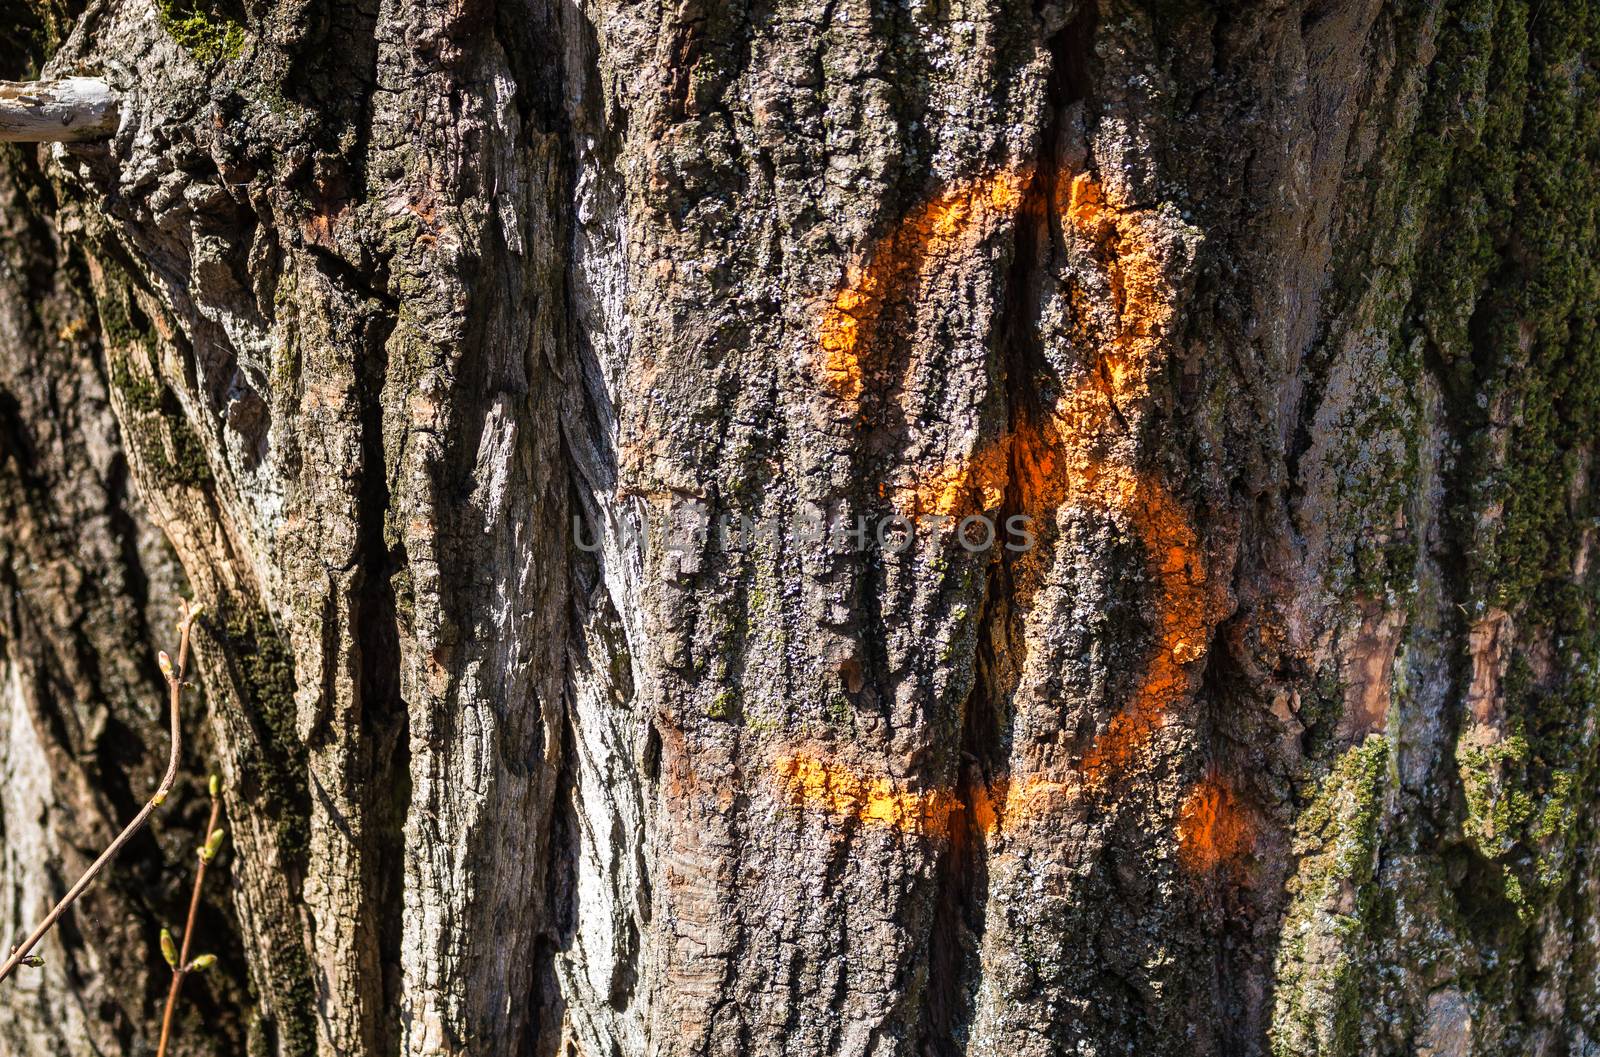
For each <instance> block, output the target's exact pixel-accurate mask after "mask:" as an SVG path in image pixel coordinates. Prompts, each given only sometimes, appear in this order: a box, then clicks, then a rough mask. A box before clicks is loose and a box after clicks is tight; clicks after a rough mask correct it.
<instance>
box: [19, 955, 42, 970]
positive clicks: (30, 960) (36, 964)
mask: <svg viewBox="0 0 1600 1057" xmlns="http://www.w3.org/2000/svg"><path fill="white" fill-rule="evenodd" d="M22 964H23V965H26V966H27V967H28V968H30V969H38V968H41V967H43V965H44V959H43V958H41V957H39V956H38V955H37V954H30V955H28V956H27V957H26V958H24V959H22Z"/></svg>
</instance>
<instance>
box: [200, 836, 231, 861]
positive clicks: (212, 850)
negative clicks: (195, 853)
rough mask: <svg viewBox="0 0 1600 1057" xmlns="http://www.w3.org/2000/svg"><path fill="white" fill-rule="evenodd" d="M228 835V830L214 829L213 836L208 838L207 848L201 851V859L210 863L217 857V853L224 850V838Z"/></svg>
mask: <svg viewBox="0 0 1600 1057" xmlns="http://www.w3.org/2000/svg"><path fill="white" fill-rule="evenodd" d="M226 835H227V831H226V830H222V829H214V830H212V831H211V836H209V837H207V838H206V846H205V847H204V848H201V849H200V858H201V859H203V860H205V861H206V862H210V861H211V860H212V859H215V858H216V857H217V852H218V851H220V850H221V849H222V838H223V837H224V836H226Z"/></svg>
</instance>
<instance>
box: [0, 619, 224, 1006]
mask: <svg viewBox="0 0 1600 1057" xmlns="http://www.w3.org/2000/svg"><path fill="white" fill-rule="evenodd" d="M199 614H200V607H199V606H195V607H194V608H193V609H190V608H189V604H188V603H187V602H185V603H183V619H182V620H181V621H180V622H179V624H178V631H179V638H178V663H177V665H176V666H172V668H171V670H170V671H166V672H164V673H163V674H165V675H166V677H167V687H168V691H169V701H170V711H171V713H172V752H171V754H170V755H169V756H168V757H167V774H166V777H164V778H162V779H161V785H159V786H158V787H157V788H156V792H155V795H154V796H152V797H151V798H150V800H149V802H147V803H146V804H145V805H144V807H143V808H142V809H140V811H139V813H138V814H137V815H135V816H133V821H132V822H130V823H128V824H127V825H126V826H125V827H123V830H122V832H121V833H119V834H117V838H116V840H113V841H112V842H111V846H110V847H108V848H107V849H106V850H105V851H103V852H101V853H100V858H98V859H96V860H95V861H94V862H93V863H92V864H90V866H89V868H88V869H87V870H85V871H84V873H83V876H82V877H80V878H78V883H77V884H75V885H73V886H72V887H71V888H70V889H69V890H68V891H67V894H66V895H64V896H62V897H61V902H59V903H57V904H56V905H55V907H54V908H53V909H52V910H51V911H50V913H48V914H46V915H45V918H44V920H43V921H41V922H40V923H39V927H38V928H36V929H34V930H33V933H32V934H31V935H30V936H29V937H28V938H27V939H25V940H23V941H22V945H21V946H20V947H17V948H16V949H15V950H13V951H12V952H11V956H10V957H9V958H7V959H6V961H5V964H4V965H0V980H4V979H5V978H6V977H8V976H10V975H11V974H12V972H13V971H15V969H16V968H17V966H18V965H20V964H22V962H23V959H25V958H27V957H28V954H29V952H30V951H32V950H33V948H34V945H35V944H37V943H38V942H39V941H40V940H41V939H43V938H44V936H45V933H47V932H49V931H50V930H51V929H52V928H54V927H55V924H56V921H57V920H58V919H59V918H60V917H61V915H62V914H65V913H66V912H67V908H68V907H70V906H72V904H73V903H75V902H77V901H78V897H79V896H81V895H83V893H84V890H85V889H87V888H88V887H89V885H90V883H91V882H93V881H94V879H95V877H96V876H98V875H99V873H100V871H101V870H103V869H105V868H106V865H107V864H108V863H110V862H111V860H112V859H114V858H116V857H117V853H118V852H120V851H121V850H122V849H123V847H124V846H125V845H126V844H127V843H128V842H129V841H130V840H132V839H133V837H134V834H136V833H138V832H139V831H140V830H141V829H143V828H144V824H145V822H146V821H148V820H149V818H150V814H151V812H153V811H155V809H156V808H157V807H160V806H161V803H162V801H164V800H166V799H167V794H168V793H169V792H171V791H172V783H173V782H174V781H175V780H176V779H177V777H178V756H179V754H180V753H181V752H182V749H183V740H182V734H181V732H180V730H179V727H178V704H179V701H180V699H181V698H182V696H183V671H184V668H185V667H187V665H188V663H189V628H190V627H191V626H192V625H193V624H194V618H195V617H196V616H198V615H199ZM162 656H163V657H165V656H166V655H165V654H163V655H162ZM168 663H169V662H164V666H165V665H166V664H168Z"/></svg>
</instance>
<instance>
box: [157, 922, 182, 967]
mask: <svg viewBox="0 0 1600 1057" xmlns="http://www.w3.org/2000/svg"><path fill="white" fill-rule="evenodd" d="M161 957H163V958H165V959H166V960H167V964H168V965H170V966H172V967H173V968H174V969H176V968H177V967H178V945H177V944H176V943H174V942H172V932H171V930H169V929H162V930H161Z"/></svg>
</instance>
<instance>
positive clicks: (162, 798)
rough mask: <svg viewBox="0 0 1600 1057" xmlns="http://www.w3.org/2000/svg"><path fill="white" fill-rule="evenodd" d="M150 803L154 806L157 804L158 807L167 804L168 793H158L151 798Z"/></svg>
mask: <svg viewBox="0 0 1600 1057" xmlns="http://www.w3.org/2000/svg"><path fill="white" fill-rule="evenodd" d="M150 802H151V803H152V804H155V805H156V806H157V807H160V806H161V805H162V804H165V803H166V802H167V794H166V793H157V794H156V795H155V796H153V797H151V798H150Z"/></svg>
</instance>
